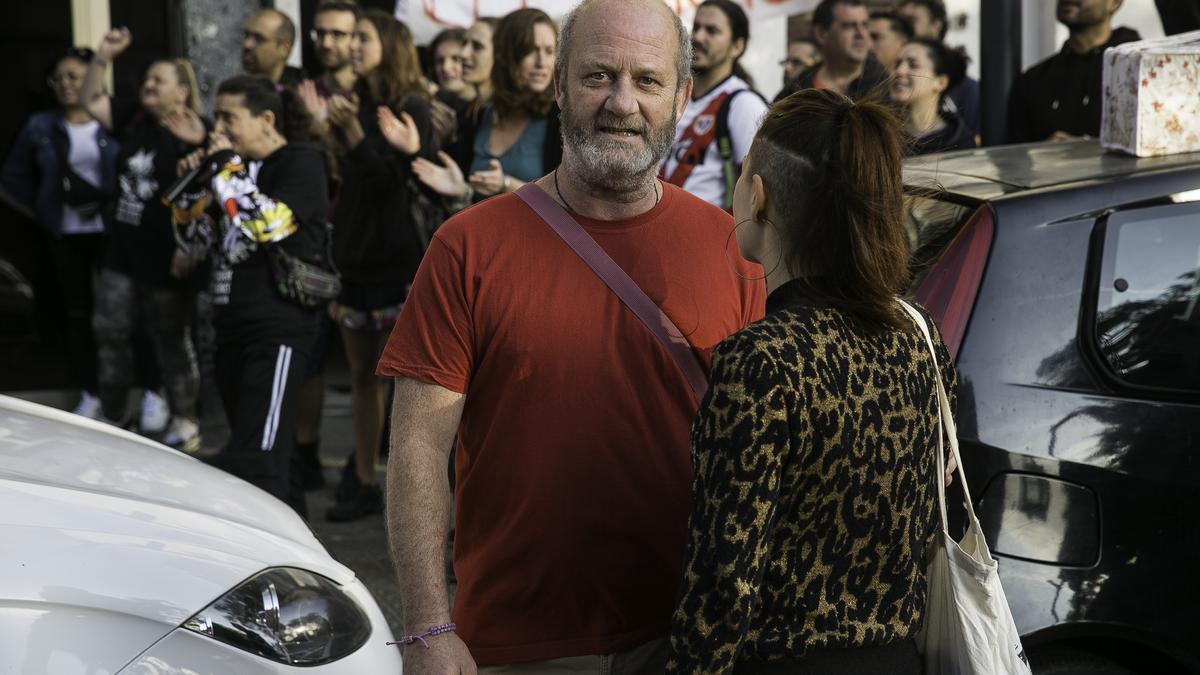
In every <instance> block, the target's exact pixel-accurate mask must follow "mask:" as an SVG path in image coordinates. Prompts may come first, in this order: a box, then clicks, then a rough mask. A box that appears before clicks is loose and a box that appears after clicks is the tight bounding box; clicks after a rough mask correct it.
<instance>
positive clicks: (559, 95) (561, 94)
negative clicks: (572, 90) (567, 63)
mask: <svg viewBox="0 0 1200 675" xmlns="http://www.w3.org/2000/svg"><path fill="white" fill-rule="evenodd" d="M563 70H566V68H563ZM551 82H553V83H554V102H555V103H557V104H558V109H559V110H562V109H563V103H565V99H566V90H565V89H563V81H562V73H561V72H559V70H558V69H557V68H555V69H554V78H553V79H552V80H551Z"/></svg>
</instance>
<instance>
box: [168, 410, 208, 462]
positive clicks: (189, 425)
mask: <svg viewBox="0 0 1200 675" xmlns="http://www.w3.org/2000/svg"><path fill="white" fill-rule="evenodd" d="M162 442H163V445H169V446H171V447H172V448H175V449H176V450H180V451H182V452H188V453H191V452H196V451H197V450H199V449H200V427H199V426H197V424H196V423H195V422H193V421H192V420H189V419H188V418H186V417H172V418H171V426H170V428H168V429H167V433H166V434H164V435H163V439H162Z"/></svg>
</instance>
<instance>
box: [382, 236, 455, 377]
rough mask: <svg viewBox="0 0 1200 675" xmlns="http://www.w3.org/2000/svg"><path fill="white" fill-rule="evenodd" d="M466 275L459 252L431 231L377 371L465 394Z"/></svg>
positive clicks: (385, 374) (384, 374)
mask: <svg viewBox="0 0 1200 675" xmlns="http://www.w3.org/2000/svg"><path fill="white" fill-rule="evenodd" d="M467 279H468V270H467V269H466V265H465V264H464V262H463V258H462V255H461V253H460V252H459V251H456V250H454V248H453V247H452V245H450V244H447V243H446V242H445V241H444V240H443V239H442V238H441V237H439V236H437V235H434V237H433V239H432V241H431V242H430V244H429V250H428V251H426V252H425V257H424V259H423V260H422V261H421V266H420V268H419V269H418V270H417V276H416V278H415V279H414V280H413V286H412V291H411V292H410V293H409V295H408V300H406V301H405V303H404V309H403V310H402V311H401V312H400V317H399V318H398V319H396V325H395V326H394V327H393V328H392V334H391V336H390V337H389V338H388V342H387V346H386V347H384V350H383V355H382V356H381V357H380V359H379V368H378V369H377V370H376V373H377V374H379V375H383V376H388V377H410V378H412V379H414V380H419V381H421V382H425V383H426V384H436V385H438V386H441V387H445V388H446V389H449V390H451V391H454V392H457V393H459V394H465V393H466V392H467V385H468V384H469V383H470V381H471V373H472V371H473V370H474V365H475V350H474V348H473V344H474V341H473V340H472V320H471V307H470V303H469V302H468V301H467V289H466V280H467Z"/></svg>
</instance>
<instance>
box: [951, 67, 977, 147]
mask: <svg viewBox="0 0 1200 675" xmlns="http://www.w3.org/2000/svg"><path fill="white" fill-rule="evenodd" d="M944 103H945V104H946V107H947V108H949V107H951V106H952V107H953V109H954V112H957V113H958V114H959V116H960V117H962V119H963V122H966V124H967V128H968V129H970V130H971V133H972V134H977V133H979V131H980V129H982V128H983V126H982V118H981V110H982V108H981V106H980V104H979V81H978V80H975V79H973V78H970V77H964V78H963V79H962V82H959V83H958V86H956V87H954V88H953V89H951V90H950V91H948V92H946V101H945V102H944Z"/></svg>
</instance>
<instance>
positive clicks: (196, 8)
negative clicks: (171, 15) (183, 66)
mask: <svg viewBox="0 0 1200 675" xmlns="http://www.w3.org/2000/svg"><path fill="white" fill-rule="evenodd" d="M182 4H183V7H182V10H183V29H184V33H185V35H186V36H187V41H186V45H187V46H186V49H187V57H188V60H189V61H191V63H192V68H194V69H195V70H196V76H197V78H198V79H199V80H200V99H201V101H203V102H204V107H205V110H208V111H211V110H212V104H213V98H214V96H215V94H216V90H217V85H218V84H220V83H221V80H223V79H225V78H227V77H229V76H231V75H236V74H237V73H240V72H241V71H242V26H243V24H245V23H246V19H248V18H250V16H251V15H252V14H254V12H256V11H258V10H259V9H260V8H261V7H262V3H260V2H258V0H186V2H184V3H182ZM298 37H299V36H298Z"/></svg>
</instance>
